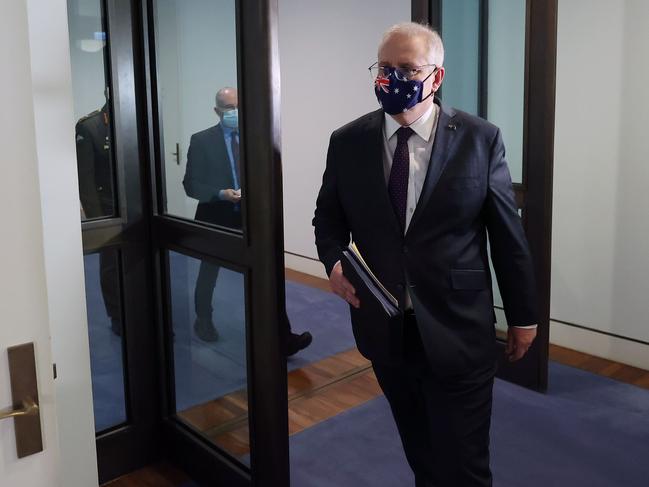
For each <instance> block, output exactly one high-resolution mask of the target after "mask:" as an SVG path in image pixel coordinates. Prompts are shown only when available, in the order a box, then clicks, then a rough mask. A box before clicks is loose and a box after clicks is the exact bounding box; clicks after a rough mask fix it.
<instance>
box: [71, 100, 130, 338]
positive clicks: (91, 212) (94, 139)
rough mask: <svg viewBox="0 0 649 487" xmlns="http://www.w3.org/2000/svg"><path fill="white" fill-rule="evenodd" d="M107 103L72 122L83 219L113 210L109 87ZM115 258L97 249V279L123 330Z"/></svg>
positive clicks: (112, 315)
mask: <svg viewBox="0 0 649 487" xmlns="http://www.w3.org/2000/svg"><path fill="white" fill-rule="evenodd" d="M105 95H106V104H105V105H104V106H103V107H102V108H101V109H100V110H96V111H94V112H92V113H90V114H88V115H86V116H85V117H82V118H81V119H79V121H78V122H77V124H76V126H75V138H76V146H77V171H78V176H79V200H80V201H81V212H82V213H81V216H82V219H83V220H91V219H96V218H105V217H110V216H113V215H114V214H115V195H114V193H113V165H112V158H111V150H110V145H111V142H110V120H109V115H108V88H106V91H105ZM117 270H118V269H117V258H116V256H115V252H114V250H113V249H104V250H101V251H100V252H99V282H100V285H101V294H102V297H103V298H104V305H105V306H106V313H107V314H108V317H109V318H110V320H111V329H112V330H113V333H115V334H116V335H121V334H122V320H121V313H120V303H119V279H118V276H117Z"/></svg>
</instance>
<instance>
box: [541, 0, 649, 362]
mask: <svg viewBox="0 0 649 487" xmlns="http://www.w3.org/2000/svg"><path fill="white" fill-rule="evenodd" d="M647 27H649V2H646V1H644V0H614V1H611V0H561V1H560V2H559V25H558V53H557V103H556V128H555V161H554V209H553V239H552V241H553V248H552V253H553V265H552V308H551V316H552V318H553V319H554V320H559V321H566V322H569V323H574V324H578V325H582V326H586V327H589V328H593V329H596V330H602V331H605V332H609V333H613V334H617V335H622V336H625V337H629V338H633V339H637V340H641V341H644V342H649V299H647V295H649V272H648V271H649V252H648V251H647V249H649V192H648V191H647V187H649V167H648V166H647V163H648V161H649V138H648V137H647V135H646V131H647V128H648V127H649V116H648V112H649V94H648V92H647V89H646V86H647V85H648V84H649V67H648V66H647V62H646V61H647V59H649V35H648V34H647V32H648V30H647ZM551 330H552V336H551V338H552V341H553V342H555V343H559V344H562V345H566V346H569V347H571V348H576V349H579V350H583V351H587V352H591V353H595V354H598V355H602V356H605V357H610V358H613V359H615V360H618V361H621V362H625V363H630V364H634V365H637V366H641V367H644V368H649V347H648V346H645V345H641V344H635V343H632V342H629V341H624V340H620V339H616V338H611V337H608V336H605V335H601V334H598V333H594V332H588V331H582V330H578V329H575V328H574V327H570V326H567V325H563V324H560V323H553V325H552V328H551Z"/></svg>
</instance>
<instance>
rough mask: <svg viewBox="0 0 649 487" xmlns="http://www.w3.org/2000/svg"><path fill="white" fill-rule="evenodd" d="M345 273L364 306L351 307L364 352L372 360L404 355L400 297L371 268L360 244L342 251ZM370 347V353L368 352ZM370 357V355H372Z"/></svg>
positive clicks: (353, 320) (357, 340)
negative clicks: (359, 246)
mask: <svg viewBox="0 0 649 487" xmlns="http://www.w3.org/2000/svg"><path fill="white" fill-rule="evenodd" d="M342 254H343V257H342V259H341V261H340V262H341V265H342V268H343V275H344V276H345V277H346V278H347V280H348V281H349V282H350V283H351V285H352V286H354V289H355V290H356V297H357V298H358V299H359V301H360V303H361V304H360V308H358V309H356V308H354V307H352V308H351V312H352V323H353V325H354V335H355V336H356V342H357V345H358V349H359V350H360V352H361V353H362V354H363V355H365V356H366V357H368V355H370V354H371V355H373V357H371V359H376V358H380V359H394V358H396V357H399V356H401V354H402V351H403V350H402V344H403V341H402V339H403V312H402V311H401V310H400V309H399V303H398V301H397V299H396V298H395V297H394V296H393V295H392V294H391V293H390V292H389V291H388V290H387V289H386V288H385V286H384V285H383V284H382V283H381V282H380V281H379V280H378V278H377V277H376V276H375V275H374V273H373V272H372V270H371V269H370V268H369V266H368V265H367V263H366V262H365V260H364V259H363V257H362V256H361V253H360V252H359V250H358V248H357V247H356V244H354V243H352V244H350V245H349V246H348V247H347V248H346V249H343V251H342ZM364 348H366V349H367V350H368V352H369V350H370V349H371V352H370V353H365V351H364ZM368 358H370V357H368Z"/></svg>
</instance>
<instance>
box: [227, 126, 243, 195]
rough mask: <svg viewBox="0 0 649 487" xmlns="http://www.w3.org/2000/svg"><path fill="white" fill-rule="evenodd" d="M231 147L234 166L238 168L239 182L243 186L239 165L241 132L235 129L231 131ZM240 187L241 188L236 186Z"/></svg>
mask: <svg viewBox="0 0 649 487" xmlns="http://www.w3.org/2000/svg"><path fill="white" fill-rule="evenodd" d="M230 148H231V149H232V159H233V160H234V167H235V168H236V170H237V182H238V183H239V187H241V169H240V165H239V132H238V131H237V130H233V131H232V132H231V133H230ZM234 189H239V188H234Z"/></svg>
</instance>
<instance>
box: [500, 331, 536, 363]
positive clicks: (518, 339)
mask: <svg viewBox="0 0 649 487" xmlns="http://www.w3.org/2000/svg"><path fill="white" fill-rule="evenodd" d="M535 337H536V328H516V327H515V326H510V327H509V328H508V329H507V348H506V350H505V355H507V358H509V361H510V362H515V361H516V360H519V359H521V358H522V357H523V355H525V354H526V353H527V349H528V348H530V346H531V345H532V342H533V341H534V338H535Z"/></svg>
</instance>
